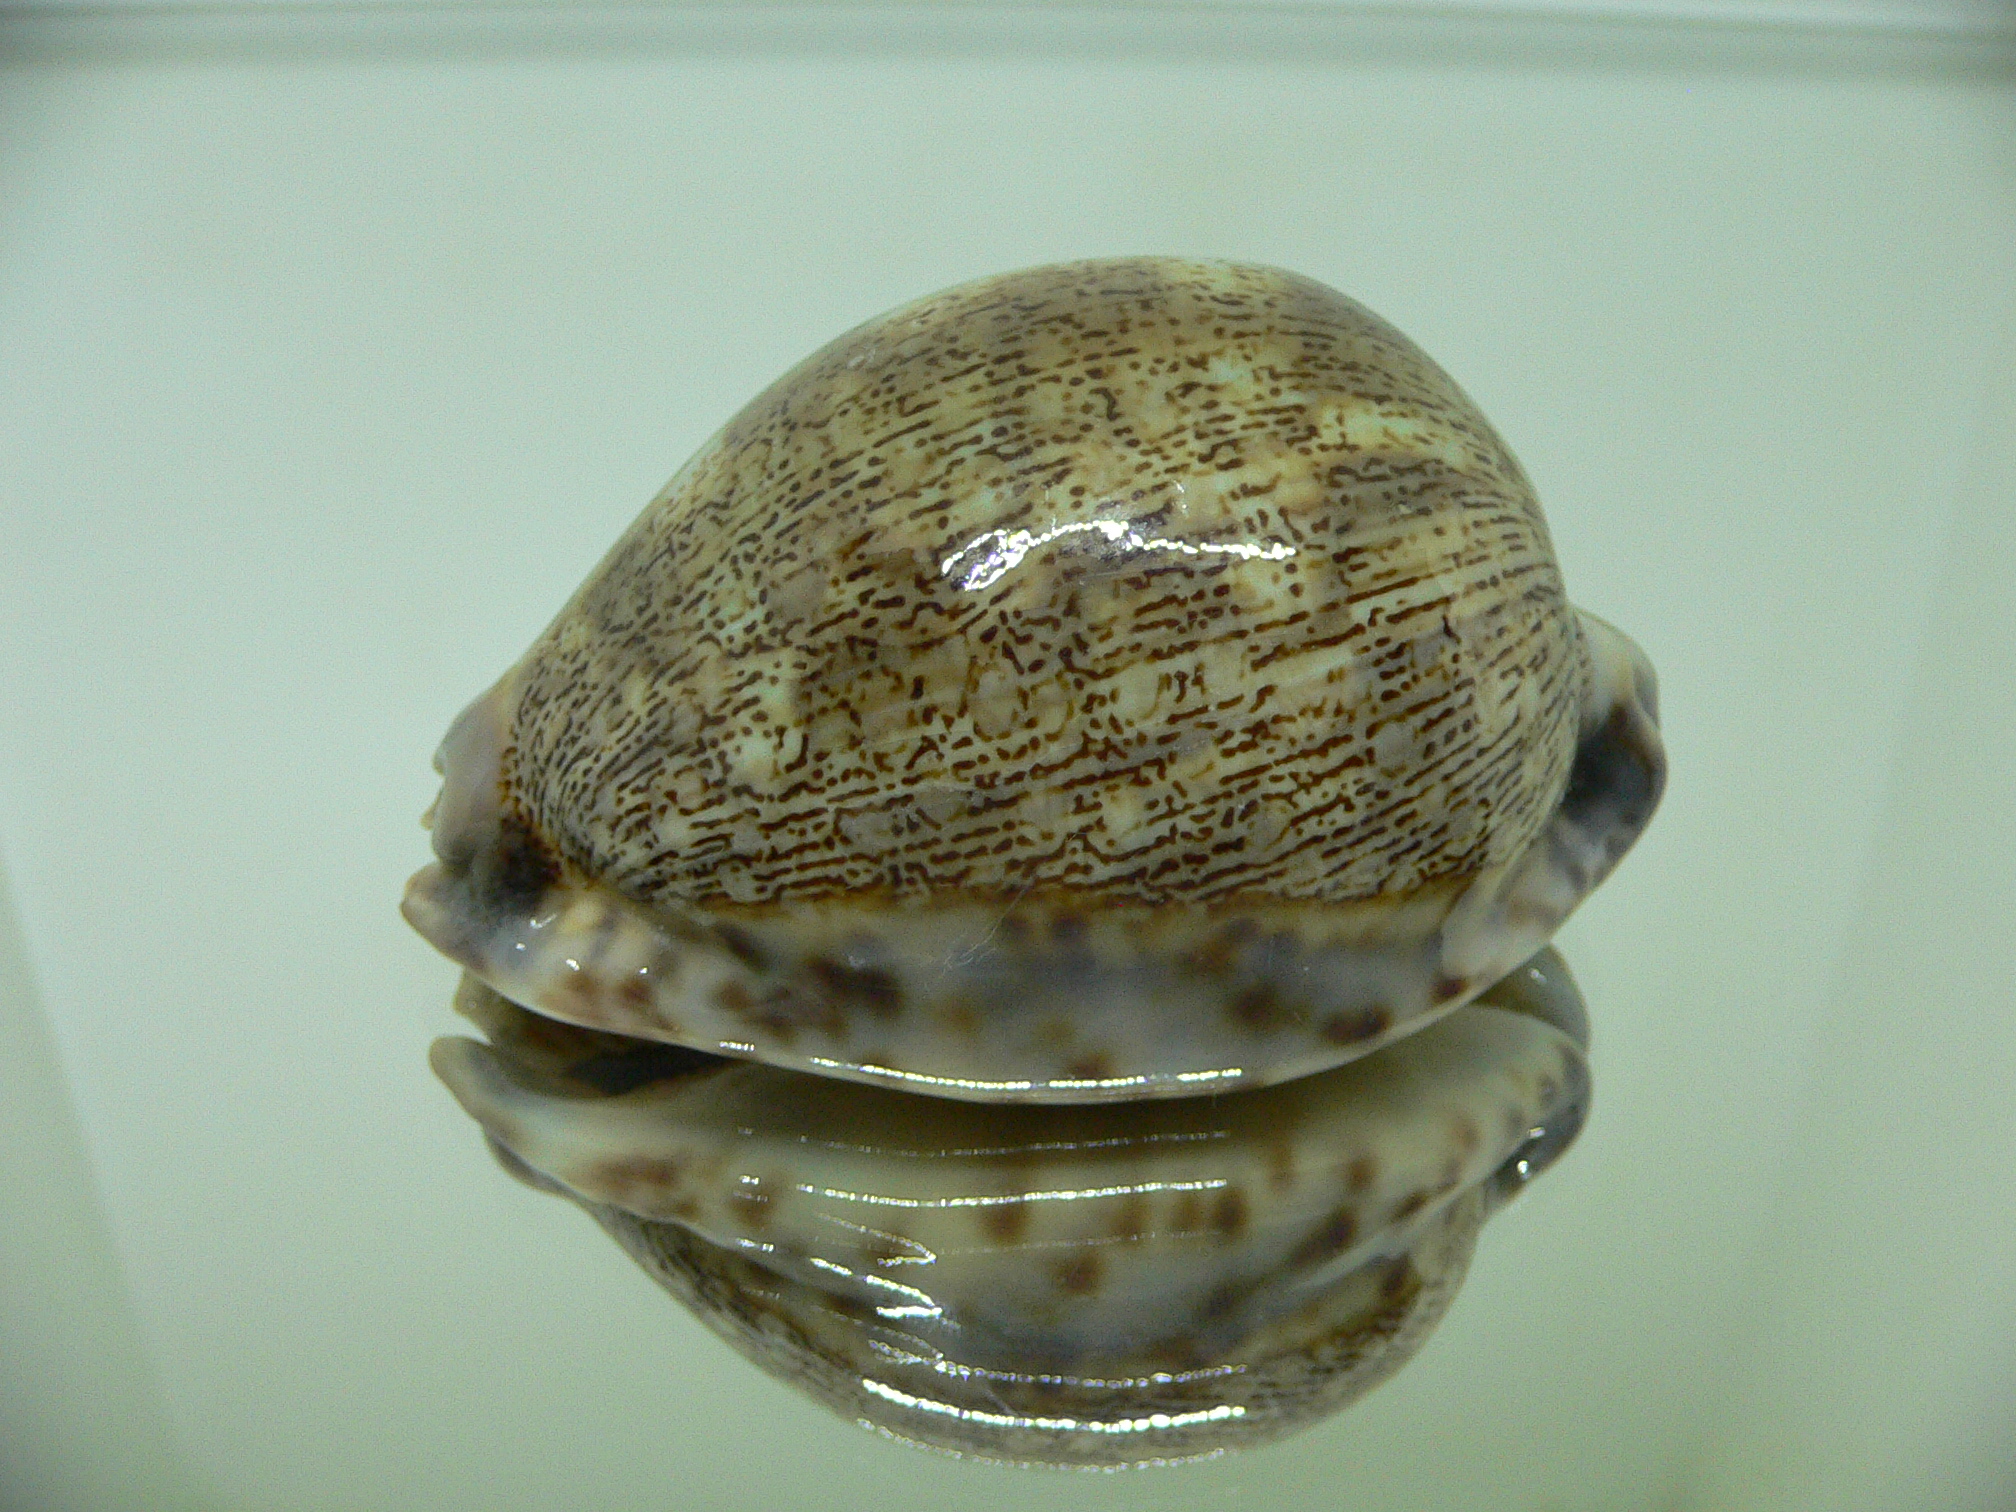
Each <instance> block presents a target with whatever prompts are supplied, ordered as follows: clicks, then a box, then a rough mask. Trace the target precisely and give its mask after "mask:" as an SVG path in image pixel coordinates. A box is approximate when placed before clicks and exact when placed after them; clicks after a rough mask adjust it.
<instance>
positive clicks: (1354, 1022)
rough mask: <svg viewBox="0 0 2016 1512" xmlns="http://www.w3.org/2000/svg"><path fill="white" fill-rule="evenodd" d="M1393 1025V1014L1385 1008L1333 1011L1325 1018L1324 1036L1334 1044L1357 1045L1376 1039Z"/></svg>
mask: <svg viewBox="0 0 2016 1512" xmlns="http://www.w3.org/2000/svg"><path fill="white" fill-rule="evenodd" d="M1392 1027H1393V1015H1392V1014H1391V1013H1390V1012H1388V1011H1387V1010H1386V1009H1385V1008H1380V1007H1374V1008H1359V1009H1356V1010H1354V1011H1352V1012H1350V1013H1333V1014H1331V1015H1330V1017H1328V1018H1326V1019H1325V1020H1323V1038H1324V1039H1326V1040H1328V1041H1329V1042H1330V1043H1331V1044H1333V1045H1356V1044H1360V1043H1362V1042H1363V1041H1365V1040H1368V1039H1375V1038H1377V1037H1378V1036H1379V1035H1382V1034H1384V1033H1385V1032H1386V1031H1387V1030H1388V1029H1391V1028H1392Z"/></svg>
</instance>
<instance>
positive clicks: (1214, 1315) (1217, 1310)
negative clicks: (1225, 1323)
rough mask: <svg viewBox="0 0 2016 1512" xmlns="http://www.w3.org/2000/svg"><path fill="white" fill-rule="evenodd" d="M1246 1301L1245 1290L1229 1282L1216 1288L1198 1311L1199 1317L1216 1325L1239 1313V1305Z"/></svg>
mask: <svg viewBox="0 0 2016 1512" xmlns="http://www.w3.org/2000/svg"><path fill="white" fill-rule="evenodd" d="M1245 1300H1246V1292H1245V1288H1243V1287H1240V1286H1237V1285H1235V1284H1234V1283H1232V1282H1230V1281H1227V1282H1226V1283H1224V1284H1223V1285H1222V1286H1214V1287H1213V1288H1212V1289H1211V1294H1210V1295H1209V1296H1208V1297H1206V1298H1205V1299H1204V1305H1203V1306H1202V1307H1201V1308H1199V1309H1198V1316H1199V1317H1201V1318H1202V1319H1203V1321H1205V1322H1206V1323H1216V1322H1219V1321H1221V1320H1223V1319H1225V1318H1229V1317H1231V1316H1232V1314H1233V1313H1235V1312H1236V1311H1238V1309H1239V1304H1240V1303H1241V1302H1243V1301H1245Z"/></svg>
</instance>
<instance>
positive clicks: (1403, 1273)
mask: <svg viewBox="0 0 2016 1512" xmlns="http://www.w3.org/2000/svg"><path fill="white" fill-rule="evenodd" d="M1420 1289H1421V1273H1420V1272H1419V1271H1417V1270H1415V1269H1414V1262H1413V1261H1412V1260H1411V1259H1409V1258H1408V1257H1407V1256H1405V1255H1397V1256H1395V1257H1394V1258H1393V1259H1392V1260H1390V1261H1388V1262H1387V1265H1386V1274H1385V1275H1383V1276H1381V1277H1380V1278H1379V1295H1380V1296H1382V1297H1384V1298H1385V1299H1386V1300H1387V1301H1388V1302H1397V1301H1399V1300H1400V1299H1401V1298H1402V1297H1404V1296H1412V1295H1413V1294H1414V1293H1415V1292H1417V1291H1419V1290H1420Z"/></svg>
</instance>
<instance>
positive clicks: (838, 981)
mask: <svg viewBox="0 0 2016 1512" xmlns="http://www.w3.org/2000/svg"><path fill="white" fill-rule="evenodd" d="M806 969H807V970H808V971H809V972H810V973H811V974H812V979H813V980H814V981H815V982H817V983H818V984H819V987H820V989H821V990H822V991H823V992H825V993H826V994H827V995H828V996H829V997H831V998H833V999H835V1000H836V1001H838V1002H843V1003H848V1004H851V1005H855V1006H858V1007H861V1008H865V1009H866V1010H867V1011H868V1012H869V1013H870V1014H872V1015H873V1016H874V1017H876V1018H879V1019H887V1018H893V1017H894V1016H895V1014H896V1011H897V1010H898V1009H900V1008H901V1007H902V1006H903V989H902V988H901V987H899V986H898V985H897V983H896V979H895V978H894V977H892V976H891V975H889V973H888V972H886V971H877V970H875V969H874V968H873V967H866V966H849V965H847V964H846V963H845V962H844V961H835V960H830V959H828V958H827V957H825V956H818V957H815V958H814V959H812V960H810V961H808V962H806Z"/></svg>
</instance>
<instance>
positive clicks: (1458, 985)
mask: <svg viewBox="0 0 2016 1512" xmlns="http://www.w3.org/2000/svg"><path fill="white" fill-rule="evenodd" d="M1469 987H1470V984H1469V983H1468V982H1466V981H1464V980H1463V978H1461V977H1437V978H1436V980H1435V986H1434V989H1433V993H1434V998H1435V1001H1436V1002H1438V1003H1446V1002H1448V1001H1449V1000H1450V999H1451V998H1459V997H1461V996H1463V994H1464V993H1465V992H1466V991H1468V990H1469Z"/></svg>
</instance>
